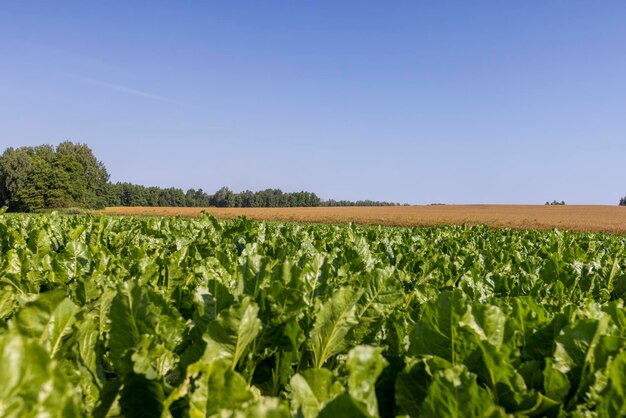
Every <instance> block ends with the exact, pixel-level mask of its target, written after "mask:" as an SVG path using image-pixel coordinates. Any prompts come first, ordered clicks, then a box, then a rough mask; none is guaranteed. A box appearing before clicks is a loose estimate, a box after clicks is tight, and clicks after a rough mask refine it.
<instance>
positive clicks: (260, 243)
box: [0, 214, 626, 418]
mask: <svg viewBox="0 0 626 418" xmlns="http://www.w3.org/2000/svg"><path fill="white" fill-rule="evenodd" d="M625 246H626V237H624V236H620V235H609V234H594V233H580V232H563V231H558V230H554V231H530V230H529V231H523V230H512V229H491V228H488V227H485V226H439V227H431V228H404V227H398V228H392V227H383V226H357V225H354V224H345V225H322V224H298V223H277V222H272V223H265V222H259V221H252V220H249V219H246V218H241V217H240V218H236V219H232V220H218V219H217V218H215V217H213V216H211V215H208V214H204V215H202V216H201V217H199V218H195V219H184V218H172V217H110V216H61V215H54V214H53V215H7V214H4V215H2V214H0V286H2V292H0V416H3V417H32V416H41V417H82V416H94V417H107V416H125V417H276V418H279V417H303V418H312V417H318V416H319V417H333V418H339V417H378V416H380V417H400V416H407V417H509V416H510V417H521V416H546V417H616V416H624V415H625V414H626V390H625V388H626V308H625V307H624V303H623V298H624V296H625V295H626V259H625V258H624V249H625Z"/></svg>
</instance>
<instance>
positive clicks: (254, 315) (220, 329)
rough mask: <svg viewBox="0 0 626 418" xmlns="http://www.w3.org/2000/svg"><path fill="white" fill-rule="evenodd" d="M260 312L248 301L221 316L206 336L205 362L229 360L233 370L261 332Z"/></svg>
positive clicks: (245, 299) (234, 306) (231, 308)
mask: <svg viewBox="0 0 626 418" xmlns="http://www.w3.org/2000/svg"><path fill="white" fill-rule="evenodd" d="M258 312H259V308H258V306H257V305H256V304H255V303H254V302H253V301H252V300H251V299H250V298H248V297H246V298H244V299H243V300H242V301H241V302H240V303H237V304H234V305H232V306H231V307H230V308H228V309H227V310H224V311H222V312H220V314H219V315H218V316H217V318H216V319H215V320H214V321H212V322H211V323H210V324H209V326H208V329H207V332H206V333H205V334H204V340H205V341H206V343H207V346H206V351H205V353H204V358H205V359H206V360H207V361H212V360H214V359H218V358H219V359H227V360H229V361H230V367H231V369H233V370H234V369H235V366H237V363H238V362H239V359H240V358H241V357H242V356H243V355H244V354H245V352H246V350H248V348H249V347H250V345H251V344H252V342H253V341H254V339H255V338H256V337H257V335H258V334H259V331H260V330H261V321H260V320H259V318H258Z"/></svg>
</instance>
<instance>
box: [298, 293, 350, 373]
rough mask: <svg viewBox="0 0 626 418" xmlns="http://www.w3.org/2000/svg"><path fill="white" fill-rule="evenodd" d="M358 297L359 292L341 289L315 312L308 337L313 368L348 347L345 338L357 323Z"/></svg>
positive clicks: (320, 365)
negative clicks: (313, 323) (313, 322)
mask: <svg viewBox="0 0 626 418" xmlns="http://www.w3.org/2000/svg"><path fill="white" fill-rule="evenodd" d="M359 296H360V292H355V291H354V290H352V289H351V288H350V287H342V288H341V289H339V290H338V291H337V292H336V293H335V294H334V295H333V296H332V297H331V298H330V299H329V300H328V301H326V302H325V303H324V304H323V305H322V307H321V308H320V310H319V311H318V312H317V314H316V316H315V325H314V327H313V329H312V330H311V333H310V335H309V347H310V349H311V351H312V352H313V363H314V365H315V367H317V368H320V367H322V366H323V365H324V363H325V362H326V360H328V359H329V358H331V357H332V356H334V355H337V354H339V353H341V352H342V351H343V350H345V349H346V348H347V347H349V346H350V341H348V340H347V339H346V336H347V335H348V332H350V330H351V329H352V328H353V327H354V326H355V325H356V324H357V323H358V322H357V320H356V317H355V313H356V302H357V300H358V299H359Z"/></svg>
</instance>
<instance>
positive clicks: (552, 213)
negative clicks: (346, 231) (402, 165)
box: [101, 205, 626, 234]
mask: <svg viewBox="0 0 626 418" xmlns="http://www.w3.org/2000/svg"><path fill="white" fill-rule="evenodd" d="M202 211H206V212H207V213H210V214H212V215H214V216H216V217H218V218H220V219H232V218H236V217H238V216H246V217H247V218H249V219H255V220H262V221H279V222H321V223H330V224H337V223H347V222H353V223H357V224H361V225H388V226H437V225H463V224H467V225H488V226H491V227H498V228H515V229H542V230H551V229H554V228H558V229H567V230H574V231H585V232H611V233H620V234H626V207H624V206H599V205H596V206H576V205H567V206H545V205H540V206H537V205H432V206H378V207H376V206H374V207H367V206H360V207H359V206H357V207H355V206H353V207H309V208H215V207H210V208H182V207H110V208H106V209H105V210H104V211H102V212H101V213H104V214H110V215H132V216H183V217H196V218H197V217H200V216H202Z"/></svg>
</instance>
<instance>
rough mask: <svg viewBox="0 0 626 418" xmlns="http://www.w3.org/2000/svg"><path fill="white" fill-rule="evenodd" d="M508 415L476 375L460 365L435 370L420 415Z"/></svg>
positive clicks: (452, 417)
mask: <svg viewBox="0 0 626 418" xmlns="http://www.w3.org/2000/svg"><path fill="white" fill-rule="evenodd" d="M498 416H501V417H504V416H505V413H504V411H503V410H502V409H500V408H498V407H497V406H496V405H494V403H493V400H492V397H491V394H490V393H489V392H488V391H486V390H485V389H483V388H481V387H480V386H478V384H477V383H476V376H475V375H473V374H472V373H470V372H468V371H467V369H466V368H465V367H464V366H461V365H456V366H453V367H451V368H449V369H445V370H440V371H438V372H436V373H435V375H434V379H433V382H432V383H431V384H430V386H429V387H428V394H427V395H426V398H425V399H424V402H423V404H422V407H421V413H420V417H424V418H430V417H432V418H460V417H498Z"/></svg>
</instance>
